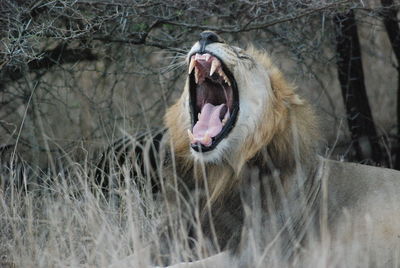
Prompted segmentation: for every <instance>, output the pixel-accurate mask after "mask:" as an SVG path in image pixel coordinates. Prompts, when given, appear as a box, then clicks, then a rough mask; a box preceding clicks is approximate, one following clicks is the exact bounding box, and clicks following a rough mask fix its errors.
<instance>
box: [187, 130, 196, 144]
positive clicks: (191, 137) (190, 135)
mask: <svg viewBox="0 0 400 268" xmlns="http://www.w3.org/2000/svg"><path fill="white" fill-rule="evenodd" d="M187 133H188V136H189V140H190V142H191V143H193V141H194V136H193V134H192V131H190V129H188V130H187Z"/></svg>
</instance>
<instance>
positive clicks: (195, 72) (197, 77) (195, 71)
mask: <svg viewBox="0 0 400 268" xmlns="http://www.w3.org/2000/svg"><path fill="white" fill-rule="evenodd" d="M194 80H195V81H196V84H198V83H199V69H198V68H197V67H194Z"/></svg>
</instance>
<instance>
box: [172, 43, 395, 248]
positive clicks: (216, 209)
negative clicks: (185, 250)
mask: <svg viewBox="0 0 400 268" xmlns="http://www.w3.org/2000/svg"><path fill="white" fill-rule="evenodd" d="M198 47H199V45H198V43H196V44H195V45H194V46H193V48H192V51H196V49H198ZM207 48H209V49H210V51H211V52H216V53H217V52H218V53H220V55H221V57H222V60H223V61H224V62H225V63H226V64H227V66H228V68H230V69H231V71H232V73H233V74H234V76H235V79H236V80H237V81H238V87H239V99H240V101H241V108H240V109H241V110H240V112H239V118H238V123H237V125H238V124H239V125H240V127H241V128H246V126H247V125H246V124H247V123H246V122H249V123H248V126H251V124H253V123H254V124H255V126H254V129H250V130H249V131H247V132H241V129H235V128H239V127H238V126H235V127H234V128H233V130H232V131H231V133H232V134H229V136H228V137H227V138H226V140H227V141H231V143H230V144H229V147H228V149H227V151H222V154H221V155H219V159H217V160H215V159H213V160H212V161H202V158H201V156H200V157H199V156H198V155H196V156H197V158H196V157H194V153H193V152H191V149H190V142H189V138H188V136H187V134H186V131H187V129H189V128H190V127H191V124H190V115H189V104H188V95H189V89H188V87H189V82H188V81H186V85H185V89H184V91H183V93H182V96H181V97H180V99H179V100H178V101H177V103H176V104H174V105H173V106H172V107H171V108H169V109H168V111H167V113H166V116H165V124H166V126H167V128H168V135H169V141H170V144H171V145H172V151H173V154H174V157H175V161H176V169H177V174H178V176H179V178H180V179H181V180H182V181H183V182H184V183H185V184H188V185H190V184H196V183H197V182H198V183H199V185H202V186H204V187H205V189H206V190H207V191H208V196H207V198H205V200H203V201H202V202H200V204H202V205H203V206H202V207H201V208H200V209H201V213H202V216H203V218H207V215H208V213H209V212H210V211H211V212H210V213H211V214H212V215H213V217H214V225H215V230H216V231H215V232H216V235H217V238H218V240H219V241H220V243H222V244H223V245H224V244H227V243H228V242H229V239H231V237H230V236H232V235H234V234H235V232H236V231H237V232H240V231H241V230H242V226H237V227H236V231H233V232H232V233H229V232H228V233H227V232H226V230H225V229H226V228H225V227H224V226H226V225H227V224H228V225H230V223H229V222H226V221H229V219H227V218H226V217H225V216H224V215H225V212H232V213H233V214H234V213H235V211H236V210H235V209H236V206H239V205H240V204H241V201H242V197H241V196H240V193H241V191H242V190H243V189H246V188H251V186H252V184H251V179H252V177H253V176H251V174H253V173H252V172H253V171H254V169H255V168H256V171H257V172H258V173H257V174H259V175H258V177H257V179H259V183H260V185H262V186H264V187H265V188H262V187H258V188H256V189H257V190H258V189H260V191H261V190H263V189H267V190H266V192H262V193H261V199H262V200H261V203H262V207H263V209H264V211H263V213H264V214H265V215H267V217H266V220H265V222H267V223H268V222H270V221H269V218H268V217H269V216H271V217H275V216H277V218H278V219H280V220H282V221H281V222H279V223H278V225H277V226H275V227H276V228H278V230H281V229H280V228H283V229H285V228H288V227H287V226H286V224H284V225H282V226H280V225H279V224H282V223H284V222H286V221H285V220H288V221H287V222H290V224H291V228H293V230H295V231H296V232H297V233H296V234H295V236H296V238H295V240H296V241H297V240H298V241H302V240H303V239H304V237H305V235H306V233H307V232H308V224H309V225H313V226H315V229H314V231H316V232H317V233H319V232H321V233H324V232H325V231H327V232H329V234H331V235H332V237H331V236H330V235H327V236H326V237H329V239H328V240H329V243H331V244H330V245H336V244H340V245H342V244H341V243H342V242H341V240H340V234H339V231H338V230H341V229H343V228H344V227H343V226H344V225H345V223H346V221H345V220H343V218H345V216H346V213H345V212H346V211H347V212H348V211H350V212H351V213H352V214H350V215H351V216H352V217H353V219H352V220H354V222H356V223H357V224H359V223H361V222H363V221H364V219H365V215H367V214H368V215H370V214H369V213H372V215H373V217H372V219H373V220H372V221H371V222H372V223H373V224H374V222H376V224H377V226H379V227H377V228H373V231H374V232H372V233H369V234H368V235H372V237H374V240H373V241H374V242H376V243H375V245H376V249H377V251H376V252H377V256H378V255H379V252H381V253H382V252H384V253H385V254H387V252H388V250H389V249H388V246H387V245H394V244H397V245H399V239H398V237H400V224H398V223H396V221H387V224H385V225H384V226H383V225H382V224H381V223H380V222H382V220H381V219H382V218H385V217H386V218H387V217H388V215H392V213H393V212H395V213H400V209H399V208H400V198H399V197H398V196H400V194H399V193H400V174H399V172H396V171H393V170H388V169H379V168H374V167H366V166H362V165H356V164H346V163H340V162H336V161H331V160H326V159H323V158H322V157H319V156H318V152H317V149H318V139H319V133H318V123H317V118H316V116H315V114H314V112H313V111H312V109H311V106H310V105H309V104H308V103H307V102H306V101H304V100H302V99H301V98H300V97H299V96H298V95H297V94H296V93H295V87H294V86H293V85H291V84H290V83H288V82H287V81H286V80H285V79H284V77H283V75H282V73H281V72H280V71H279V70H278V68H277V67H275V66H274V64H273V63H272V61H271V58H270V57H269V56H268V55H267V53H265V52H263V51H259V50H257V49H255V48H253V47H250V48H249V49H247V50H246V51H245V52H243V51H241V50H239V49H238V48H234V47H231V46H230V45H228V44H225V43H217V44H211V45H208V46H207ZM254 81H257V83H255V82H254ZM252 82H254V83H253V84H252ZM257 94H258V95H257ZM253 95H257V96H261V97H262V98H261V97H260V99H259V98H258V97H256V98H253V99H252V96H253ZM246 98H247V99H246ZM246 101H247V102H246ZM243 103H245V105H244V104H243ZM249 104H250V105H253V104H254V106H255V107H256V106H257V105H260V104H262V108H261V109H260V110H258V111H257V113H256V114H254V115H250V117H249V118H243V116H244V115H246V113H247V112H248V111H247V110H246V109H252V108H254V107H252V106H251V107H249V106H246V105H249ZM241 116H242V118H241ZM241 133H247V134H246V135H245V136H240V135H241ZM232 139H236V140H232ZM218 146H219V145H218ZM197 154H199V153H197ZM205 159H206V158H205ZM299 178H301V180H299ZM196 180H197V182H196ZM277 181H278V182H277ZM303 182H304V183H303ZM279 184H281V186H282V187H283V188H282V189H283V193H282V192H279V191H280V190H279V187H280V185H279ZM383 186H385V187H383ZM277 189H278V190H277ZM278 192H279V193H278ZM299 192H301V194H299ZM282 195H283V196H282ZM282 199H285V200H284V201H285V202H284V203H285V204H286V205H287V206H288V207H287V208H286V209H287V210H288V211H289V212H290V213H289V215H287V211H286V210H284V209H282V207H283V206H284V205H282ZM371 200H373V201H371ZM271 202H272V203H273V207H276V208H277V210H276V211H275V212H274V213H277V215H268V213H269V212H268V211H267V210H268V209H267V207H268V205H271ZM274 202H275V203H274ZM388 204H390V205H392V206H389V205H388ZM381 208H385V209H381ZM279 213H280V214H279ZM264 214H263V216H264ZM380 214H381V215H380ZM318 215H320V216H321V217H320V218H319V217H318ZM379 215H380V216H379ZM398 215H400V214H398ZM398 215H397V218H398ZM242 216H243V215H242V214H240V217H242ZM243 217H244V216H243ZM374 219H380V220H376V221H374ZM309 222H312V223H309ZM207 224H208V222H207V221H204V222H203V227H204V226H206V228H205V229H207ZM242 224H243V222H242ZM350 225H351V224H350ZM357 226H358V225H357ZM231 227H234V226H233V224H232V225H231ZM213 228H214V227H210V228H209V229H213ZM264 229H266V230H269V229H273V228H271V226H265V228H264ZM283 229H282V230H283ZM288 229H290V228H288ZM306 229H307V230H306ZM359 230H361V228H360V229H359ZM212 231H213V230H212ZM205 232H206V233H207V232H208V233H210V232H211V231H209V230H206V231H205ZM213 232H214V231H213ZM340 232H341V234H343V233H346V231H343V230H342V231H340ZM360 232H361V231H360ZM365 232H367V231H365ZM365 232H364V233H362V232H361V233H362V234H361V236H362V235H364V236H365V235H366V234H365ZM279 233H280V236H283V235H281V233H282V232H281V231H279ZM291 235H292V234H291V233H290V230H289V231H288V235H287V236H283V237H285V239H283V241H284V242H283V245H282V248H284V249H285V250H286V249H287V247H286V244H288V247H290V246H289V244H290V243H294V242H293V241H292V237H291ZM243 237H246V235H245V233H244V234H242V237H241V239H242V241H243V240H245V239H244V238H243ZM323 237H324V235H322V238H323ZM388 237H392V238H393V240H392V241H390V243H389V242H387V243H386V241H387V239H388ZM289 251H290V250H289Z"/></svg>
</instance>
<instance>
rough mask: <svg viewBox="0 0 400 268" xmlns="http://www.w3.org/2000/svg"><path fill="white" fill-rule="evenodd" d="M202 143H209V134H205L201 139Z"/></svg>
mask: <svg viewBox="0 0 400 268" xmlns="http://www.w3.org/2000/svg"><path fill="white" fill-rule="evenodd" d="M202 142H203V143H205V144H209V143H210V142H211V137H210V134H208V133H206V135H205V136H204V137H203V139H202Z"/></svg>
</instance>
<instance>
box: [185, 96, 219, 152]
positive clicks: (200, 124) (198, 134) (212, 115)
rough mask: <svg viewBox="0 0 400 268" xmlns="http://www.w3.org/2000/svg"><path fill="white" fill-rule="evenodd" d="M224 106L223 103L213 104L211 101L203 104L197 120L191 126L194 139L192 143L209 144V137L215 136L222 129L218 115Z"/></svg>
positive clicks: (210, 141)
mask: <svg viewBox="0 0 400 268" xmlns="http://www.w3.org/2000/svg"><path fill="white" fill-rule="evenodd" d="M224 106H225V104H221V105H218V106H214V105H212V104H211V103H206V104H205V105H204V106H203V108H202V109H201V114H200V117H199V121H197V122H196V124H195V125H194V127H193V136H194V140H193V141H192V143H196V142H200V143H201V144H203V145H205V146H210V145H211V143H212V140H211V138H212V137H215V136H217V135H218V134H219V133H220V132H221V130H222V122H221V119H220V118H219V115H220V113H221V109H222V108H223V107H224Z"/></svg>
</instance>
